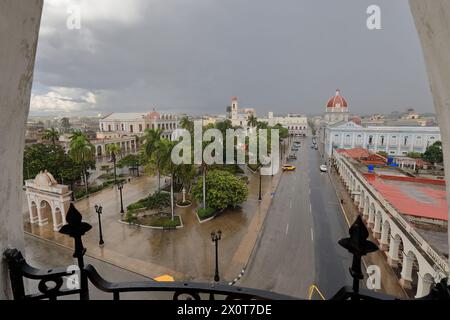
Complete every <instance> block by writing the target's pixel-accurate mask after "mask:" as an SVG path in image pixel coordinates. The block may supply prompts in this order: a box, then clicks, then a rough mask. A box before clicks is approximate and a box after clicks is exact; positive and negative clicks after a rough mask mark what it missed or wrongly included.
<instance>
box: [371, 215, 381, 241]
mask: <svg viewBox="0 0 450 320" xmlns="http://www.w3.org/2000/svg"><path fill="white" fill-rule="evenodd" d="M381 220H382V218H381V217H378V216H377V214H375V224H374V226H373V236H374V238H376V239H378V238H380V234H381Z"/></svg>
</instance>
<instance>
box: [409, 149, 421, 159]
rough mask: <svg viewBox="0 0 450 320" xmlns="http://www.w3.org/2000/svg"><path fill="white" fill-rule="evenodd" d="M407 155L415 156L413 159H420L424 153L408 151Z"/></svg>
mask: <svg viewBox="0 0 450 320" xmlns="http://www.w3.org/2000/svg"><path fill="white" fill-rule="evenodd" d="M406 156H407V157H409V158H413V159H420V158H422V157H423V154H422V153H420V152H416V151H411V152H408V153H407V154H406Z"/></svg>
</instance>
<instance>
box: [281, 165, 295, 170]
mask: <svg viewBox="0 0 450 320" xmlns="http://www.w3.org/2000/svg"><path fill="white" fill-rule="evenodd" d="M282 169H283V171H295V166H293V165H291V164H285V165H284V166H283V168H282Z"/></svg>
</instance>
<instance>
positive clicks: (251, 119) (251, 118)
mask: <svg viewBox="0 0 450 320" xmlns="http://www.w3.org/2000/svg"><path fill="white" fill-rule="evenodd" d="M247 125H248V126H249V127H252V128H254V127H256V126H257V125H258V119H257V118H256V117H255V116H254V115H253V114H251V115H250V116H249V117H248V119H247Z"/></svg>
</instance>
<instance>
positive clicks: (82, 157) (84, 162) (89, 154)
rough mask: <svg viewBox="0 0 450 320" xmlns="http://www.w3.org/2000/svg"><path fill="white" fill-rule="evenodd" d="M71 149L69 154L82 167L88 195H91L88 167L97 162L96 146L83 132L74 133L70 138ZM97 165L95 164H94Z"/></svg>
mask: <svg viewBox="0 0 450 320" xmlns="http://www.w3.org/2000/svg"><path fill="white" fill-rule="evenodd" d="M69 146H70V151H69V155H70V157H71V158H72V159H73V161H74V162H75V163H77V164H79V165H80V166H81V168H82V173H83V178H84V183H85V188H86V195H89V189H88V169H89V165H90V164H91V163H92V162H94V163H95V147H94V145H93V144H92V143H90V142H89V140H88V138H87V136H86V135H85V134H83V133H77V134H74V135H72V137H71V139H70V144H69ZM94 167H95V164H94Z"/></svg>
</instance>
